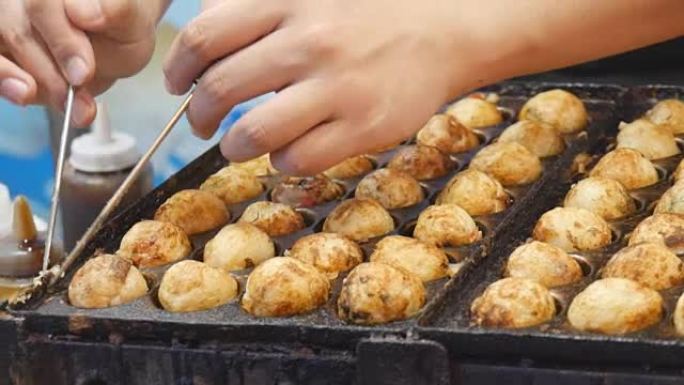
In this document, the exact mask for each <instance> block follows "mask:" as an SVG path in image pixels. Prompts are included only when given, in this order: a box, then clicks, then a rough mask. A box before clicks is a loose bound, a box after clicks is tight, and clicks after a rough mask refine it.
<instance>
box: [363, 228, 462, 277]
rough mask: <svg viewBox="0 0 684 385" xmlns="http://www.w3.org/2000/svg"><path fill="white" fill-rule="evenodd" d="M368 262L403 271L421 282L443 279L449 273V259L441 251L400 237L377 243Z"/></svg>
mask: <svg viewBox="0 0 684 385" xmlns="http://www.w3.org/2000/svg"><path fill="white" fill-rule="evenodd" d="M370 261H371V262H380V263H386V264H388V265H392V266H394V267H398V268H401V269H404V270H406V271H408V272H410V273H412V274H415V275H417V276H418V278H420V279H422V280H423V282H428V281H432V280H435V279H440V278H444V277H446V276H447V275H448V272H449V259H448V258H447V255H446V253H444V251H442V249H440V248H438V247H436V246H433V245H428V244H426V243H423V242H421V241H419V240H416V239H413V238H409V237H404V236H401V235H392V236H389V237H385V238H383V239H382V240H381V241H380V242H378V244H377V245H375V250H374V251H373V254H371V256H370Z"/></svg>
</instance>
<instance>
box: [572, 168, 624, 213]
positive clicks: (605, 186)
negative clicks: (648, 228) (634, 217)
mask: <svg viewBox="0 0 684 385" xmlns="http://www.w3.org/2000/svg"><path fill="white" fill-rule="evenodd" d="M563 205H564V206H565V207H575V208H580V209H586V210H589V211H591V212H592V213H594V214H597V215H598V216H600V217H601V218H603V219H606V220H613V219H618V218H622V217H625V216H627V215H629V214H632V213H634V211H636V204H635V203H634V199H632V197H631V196H630V195H629V194H628V193H627V189H625V187H624V186H622V185H621V184H620V182H618V181H616V180H613V179H608V178H602V177H589V178H586V179H583V180H581V181H579V182H578V183H577V184H575V185H574V186H572V188H571V189H570V191H569V192H568V194H567V195H566V196H565V201H564V202H563Z"/></svg>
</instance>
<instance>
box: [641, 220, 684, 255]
mask: <svg viewBox="0 0 684 385" xmlns="http://www.w3.org/2000/svg"><path fill="white" fill-rule="evenodd" d="M643 242H650V243H658V244H661V245H665V246H667V247H668V248H669V249H670V250H672V251H673V252H675V253H677V254H684V216H682V215H679V214H670V213H660V214H654V215H651V216H650V217H648V218H646V219H644V220H643V221H641V223H639V224H638V225H637V227H636V228H635V229H634V231H633V232H632V235H631V236H630V237H629V245H630V246H632V245H636V244H638V243H643Z"/></svg>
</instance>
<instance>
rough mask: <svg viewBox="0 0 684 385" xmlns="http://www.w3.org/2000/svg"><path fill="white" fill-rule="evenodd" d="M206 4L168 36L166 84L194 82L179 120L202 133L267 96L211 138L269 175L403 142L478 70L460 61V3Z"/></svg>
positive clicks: (312, 168) (469, 84) (179, 88)
mask: <svg viewBox="0 0 684 385" xmlns="http://www.w3.org/2000/svg"><path fill="white" fill-rule="evenodd" d="M210 3H211V4H205V10H204V12H203V13H202V14H201V15H200V16H199V17H198V18H196V19H195V20H194V21H192V22H191V23H190V24H189V25H188V26H187V27H186V28H185V29H184V30H183V31H182V33H181V34H180V35H179V37H178V38H177V39H176V41H175V43H174V45H173V47H172V50H171V52H170V54H169V56H168V58H167V62H166V66H165V74H166V80H167V88H168V89H169V91H170V92H172V93H174V94H182V93H185V92H187V91H188V90H189V89H190V87H191V86H192V83H193V81H194V80H195V79H196V78H198V77H200V76H201V79H200V80H199V83H198V85H197V88H196V90H195V94H194V97H193V100H192V101H191V104H190V107H189V110H188V119H189V120H190V123H191V125H192V127H193V130H194V132H195V133H196V134H197V135H198V136H200V137H203V138H209V137H211V136H212V135H213V134H214V132H215V131H216V129H217V127H218V126H219V124H220V122H221V120H222V118H223V117H224V116H225V115H226V113H228V112H229V111H230V110H231V109H232V108H233V107H234V106H235V105H236V104H238V103H240V102H242V101H245V100H248V99H250V98H252V97H255V96H258V95H261V94H264V93H267V92H269V91H278V93H277V95H276V96H275V97H274V98H272V99H271V100H269V101H268V102H266V103H265V104H262V105H259V106H257V107H256V108H255V109H253V110H251V111H250V112H248V113H247V114H246V115H244V116H243V117H242V118H241V119H240V120H239V121H238V122H236V123H235V125H234V126H233V127H232V129H231V130H230V132H229V133H228V134H226V136H225V137H224V138H223V139H222V141H221V150H222V152H223V154H224V155H225V156H226V157H227V158H228V159H230V160H233V161H244V160H247V159H250V158H254V157H256V156H259V155H261V154H264V153H267V152H271V155H272V157H271V159H272V161H273V163H274V165H275V166H276V167H277V168H279V169H280V170H282V171H284V172H286V173H289V174H297V175H302V174H313V173H316V172H319V171H321V170H324V169H326V168H327V167H329V166H332V165H334V164H335V163H337V162H339V161H341V160H343V159H344V158H346V157H349V156H352V155H356V154H361V153H366V152H370V151H373V150H376V149H379V148H382V147H386V146H388V145H391V144H395V143H398V142H400V141H401V140H403V139H406V138H408V137H410V136H411V135H412V134H413V133H414V132H415V131H416V130H418V129H419V128H420V127H421V126H422V124H423V123H424V122H426V121H427V120H428V118H429V117H430V116H431V114H433V113H434V112H435V111H436V110H438V108H439V107H440V105H441V104H442V103H444V102H445V101H447V100H448V99H449V98H451V97H454V96H456V95H459V94H461V93H463V92H465V91H467V90H469V89H472V88H475V87H477V85H479V84H480V82H481V81H483V80H482V79H481V78H476V77H474V76H473V74H472V73H471V72H472V71H473V69H475V68H478V67H479V68H482V64H483V63H476V62H474V60H473V59H474V58H472V57H468V55H466V54H465V53H466V52H470V51H471V50H469V49H464V48H466V47H465V45H466V44H468V45H469V47H472V46H475V45H477V44H480V43H481V42H478V41H476V39H475V37H474V36H475V34H470V33H469V31H471V30H472V27H468V26H465V25H462V24H461V23H459V21H458V20H463V19H467V17H466V15H463V12H461V10H460V9H459V8H458V7H460V6H461V4H463V2H459V1H454V0H437V1H432V2H430V4H423V3H421V2H416V1H414V0H374V1H369V0H345V1H339V0H287V1H266V2H264V1H259V0H231V1H215V0H214V1H211V2H210ZM209 5H211V6H209ZM454 15H461V16H463V17H459V18H458V19H457V18H455V17H454ZM473 21H474V22H475V23H477V22H478V18H477V17H474V18H473ZM492 49H497V48H496V47H494V48H492ZM484 56H487V55H484ZM478 59H481V58H479V57H478ZM488 80H489V81H491V80H493V79H488Z"/></svg>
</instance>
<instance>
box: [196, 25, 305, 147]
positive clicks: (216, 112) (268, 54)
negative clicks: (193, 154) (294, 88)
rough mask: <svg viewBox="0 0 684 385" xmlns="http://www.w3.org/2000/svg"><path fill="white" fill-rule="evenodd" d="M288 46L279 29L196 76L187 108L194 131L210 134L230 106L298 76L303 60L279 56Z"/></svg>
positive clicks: (282, 85)
mask: <svg viewBox="0 0 684 385" xmlns="http://www.w3.org/2000/svg"><path fill="white" fill-rule="evenodd" d="M292 45H293V43H292V40H291V39H289V37H288V33H287V32H286V31H284V30H280V31H277V32H275V33H273V34H271V35H269V36H267V37H265V38H264V39H262V40H260V41H259V42H257V43H255V44H254V45H251V46H249V47H247V48H245V49H243V50H241V51H239V52H237V53H236V54H234V55H232V56H229V57H227V58H225V59H223V60H222V61H220V62H218V63H217V64H215V65H213V66H212V67H211V68H210V69H209V70H208V71H207V72H206V73H205V74H204V75H203V76H202V78H201V79H200V81H199V83H198V85H197V88H196V89H195V95H194V97H193V100H192V102H191V103H190V107H189V109H188V119H189V121H190V123H191V125H192V127H193V130H194V132H195V133H196V134H197V135H198V136H200V137H203V138H209V137H211V135H212V134H213V133H214V131H216V128H217V127H218V126H219V124H220V122H221V120H222V119H223V118H224V117H225V115H226V113H228V112H229V111H230V110H231V109H232V108H233V106H235V105H236V104H238V103H240V102H243V101H246V100H249V99H252V98H254V97H256V96H259V95H263V94H265V93H267V92H270V91H277V90H280V89H282V88H284V87H285V86H287V85H288V84H290V83H292V82H293V81H294V80H295V79H297V78H298V77H299V76H301V74H302V73H303V70H304V68H305V65H304V64H303V63H304V62H303V61H301V60H297V59H290V60H287V59H283V57H284V56H286V55H285V54H283V52H285V53H287V52H289V53H292V51H293V49H290V48H288V47H289V46H292ZM294 56H297V55H292V56H291V57H294Z"/></svg>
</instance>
